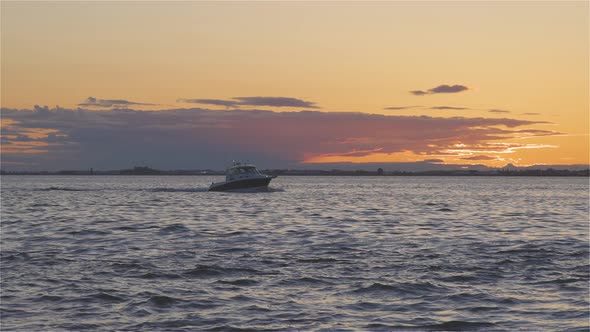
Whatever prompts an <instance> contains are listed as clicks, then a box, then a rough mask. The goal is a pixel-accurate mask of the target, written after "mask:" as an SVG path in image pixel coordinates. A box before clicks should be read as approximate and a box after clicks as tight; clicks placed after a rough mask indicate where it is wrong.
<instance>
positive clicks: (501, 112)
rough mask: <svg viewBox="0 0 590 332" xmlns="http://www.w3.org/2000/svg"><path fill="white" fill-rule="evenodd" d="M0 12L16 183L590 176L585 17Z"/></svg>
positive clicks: (459, 10) (86, 8) (187, 10)
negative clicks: (251, 166) (89, 173)
mask: <svg viewBox="0 0 590 332" xmlns="http://www.w3.org/2000/svg"><path fill="white" fill-rule="evenodd" d="M0 6H1V38H2V41H1V43H2V44H1V50H2V52H1V65H2V67H1V79H2V80H1V106H2V113H1V118H2V132H1V136H2V141H1V143H2V144H1V147H2V151H1V158H2V159H1V162H2V168H3V169H9V170H10V169H14V170H19V169H23V170H59V169H66V168H67V169H87V168H90V167H94V168H95V169H117V168H126V167H132V166H134V165H139V164H141V165H149V166H152V167H156V168H163V169H195V168H215V169H222V168H223V167H224V166H225V165H227V163H228V162H230V161H231V160H233V159H250V160H252V161H254V162H256V163H257V164H258V165H259V166H260V167H262V168H267V167H268V168H270V167H302V168H303V167H307V168H314V167H317V166H318V165H320V164H321V163H340V162H354V163H367V162H379V163H383V162H392V163H396V162H424V161H426V162H428V163H433V164H461V165H467V164H483V165H487V166H493V167H500V166H504V165H506V164H509V163H512V164H515V165H521V166H526V165H533V164H547V165H560V164H588V163H590V160H589V153H590V152H589V151H590V144H589V139H590V137H589V135H590V129H589V126H590V118H589V113H590V112H589V91H590V85H589V73H590V68H589V65H588V63H589V54H590V53H589V2H587V1H578V2H566V1H556V2H546V1H543V2H532V1H527V2H511V1H502V2H479V1H476V2H465V1H462V2H443V1H437V2H426V1H417V2H397V1H392V2H299V1H293V2H218V1H211V2H146V1H137V2H98V1H90V2H10V1H2V2H1V5H0ZM391 168H392V169H394V167H393V166H392V167H391Z"/></svg>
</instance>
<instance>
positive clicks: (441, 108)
mask: <svg viewBox="0 0 590 332" xmlns="http://www.w3.org/2000/svg"><path fill="white" fill-rule="evenodd" d="M430 109H433V110H468V109H469V108H466V107H452V106H433V107H431V108H430Z"/></svg>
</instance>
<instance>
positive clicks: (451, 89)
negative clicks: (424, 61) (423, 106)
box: [410, 84, 469, 96]
mask: <svg viewBox="0 0 590 332" xmlns="http://www.w3.org/2000/svg"><path fill="white" fill-rule="evenodd" d="M466 90H469V88H468V87H466V86H464V85H459V84H456V85H446V84H443V85H439V86H437V87H434V88H432V89H429V90H427V91H422V90H414V91H410V93H411V94H413V95H416V96H424V95H432V94H439V93H458V92H462V91H466Z"/></svg>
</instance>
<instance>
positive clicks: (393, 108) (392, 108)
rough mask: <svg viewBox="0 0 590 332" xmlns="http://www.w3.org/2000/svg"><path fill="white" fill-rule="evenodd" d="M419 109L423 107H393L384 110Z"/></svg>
mask: <svg viewBox="0 0 590 332" xmlns="http://www.w3.org/2000/svg"><path fill="white" fill-rule="evenodd" d="M418 107H422V106H391V107H385V108H383V109H384V110H407V109H411V108H418Z"/></svg>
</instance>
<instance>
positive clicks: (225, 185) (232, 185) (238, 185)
mask: <svg viewBox="0 0 590 332" xmlns="http://www.w3.org/2000/svg"><path fill="white" fill-rule="evenodd" d="M272 179H273V177H270V176H269V177H267V178H255V179H242V180H236V181H231V182H219V183H213V184H212V185H211V186H210V187H209V191H229V190H243V189H255V188H256V189H257V188H260V189H265V188H267V187H268V184H269V183H270V180H272Z"/></svg>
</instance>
